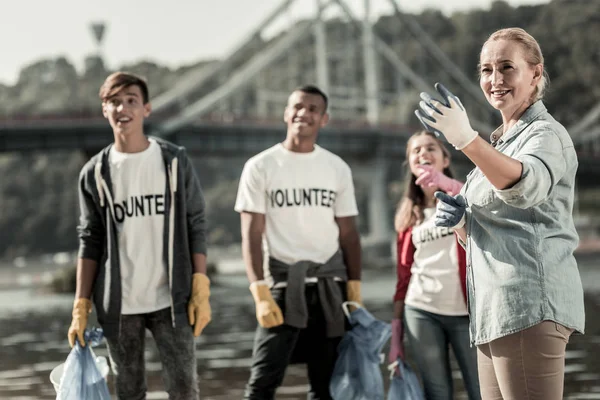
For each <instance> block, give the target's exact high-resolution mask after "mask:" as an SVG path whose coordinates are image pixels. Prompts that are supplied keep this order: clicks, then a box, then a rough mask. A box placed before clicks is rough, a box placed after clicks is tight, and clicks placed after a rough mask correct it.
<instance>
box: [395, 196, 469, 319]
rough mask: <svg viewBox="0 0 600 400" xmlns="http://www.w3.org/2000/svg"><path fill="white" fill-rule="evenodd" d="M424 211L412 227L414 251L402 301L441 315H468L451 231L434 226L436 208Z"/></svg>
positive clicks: (455, 246) (454, 241)
mask: <svg viewBox="0 0 600 400" xmlns="http://www.w3.org/2000/svg"><path fill="white" fill-rule="evenodd" d="M423 213H424V214H425V215H424V217H425V218H424V220H423V223H421V224H420V225H416V226H414V227H413V229H412V242H413V245H414V247H415V253H414V260H413V265H412V267H411V278H410V283H409V285H408V291H407V293H406V298H405V299H404V303H405V304H408V305H409V306H412V307H415V308H418V309H421V310H424V311H428V312H431V313H435V314H440V315H448V316H459V315H467V314H468V313H467V306H466V304H465V298H464V294H463V290H462V286H461V282H460V275H459V269H458V253H457V251H458V249H457V246H458V244H457V243H456V237H455V236H454V230H452V229H449V228H442V227H437V226H435V208H426V209H424V210H423Z"/></svg>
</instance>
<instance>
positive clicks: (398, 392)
mask: <svg viewBox="0 0 600 400" xmlns="http://www.w3.org/2000/svg"><path fill="white" fill-rule="evenodd" d="M396 367H397V368H398V373H397V374H394V370H395V369H396ZM388 368H389V369H390V371H392V379H391V382H390V391H389V393H388V398H387V400H425V395H424V394H423V389H422V388H421V384H420V383H419V378H417V375H416V374H415V373H414V372H413V370H412V369H410V367H409V366H408V365H407V364H406V363H405V362H404V361H402V360H401V359H398V361H396V362H395V363H393V364H391V365H390V366H389V367H388Z"/></svg>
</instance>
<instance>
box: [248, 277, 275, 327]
mask: <svg viewBox="0 0 600 400" xmlns="http://www.w3.org/2000/svg"><path fill="white" fill-rule="evenodd" d="M250 292H251V293H252V297H253V298H254V303H255V305H256V320H257V321H258V323H259V324H260V326H262V327H263V328H274V327H276V326H279V325H282V324H283V314H282V313H281V308H279V306H278V305H277V303H275V300H274V299H273V296H271V291H270V290H269V287H268V286H267V285H264V284H261V283H258V282H252V284H251V285H250Z"/></svg>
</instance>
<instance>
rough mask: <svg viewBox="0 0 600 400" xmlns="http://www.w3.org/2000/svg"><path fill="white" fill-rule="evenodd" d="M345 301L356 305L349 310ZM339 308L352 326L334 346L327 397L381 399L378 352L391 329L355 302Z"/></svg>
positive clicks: (381, 389)
mask: <svg viewBox="0 0 600 400" xmlns="http://www.w3.org/2000/svg"><path fill="white" fill-rule="evenodd" d="M349 304H352V305H354V306H357V307H358V308H357V309H356V310H354V311H352V312H351V313H350V312H349V311H348V305H349ZM342 307H343V308H344V312H345V313H346V316H347V317H348V320H349V322H350V325H352V329H350V330H349V331H348V332H346V333H345V335H344V337H343V338H342V340H341V342H340V345H339V347H338V353H339V355H338V359H337V361H336V364H335V367H334V370H333V375H332V377H331V382H330V383H329V391H330V392H331V396H332V397H333V398H334V400H384V387H383V377H382V376H381V370H380V367H379V365H380V357H379V354H380V353H381V349H382V347H383V345H384V344H385V343H386V342H387V341H388V339H389V338H390V336H391V334H392V328H391V326H390V324H388V323H386V322H383V321H380V320H378V319H376V318H375V317H373V315H372V314H371V313H369V312H368V311H367V310H366V309H365V308H363V307H362V306H360V304H358V303H353V302H346V303H344V304H343V306H342Z"/></svg>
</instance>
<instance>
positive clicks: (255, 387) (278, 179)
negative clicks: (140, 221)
mask: <svg viewBox="0 0 600 400" xmlns="http://www.w3.org/2000/svg"><path fill="white" fill-rule="evenodd" d="M283 119H284V121H285V122H286V124H287V137H286V139H285V140H284V141H283V143H280V144H277V145H275V146H273V147H271V148H270V149H267V150H265V151H263V152H262V153H260V154H258V155H256V156H254V157H252V158H251V159H250V160H248V162H247V163H246V165H245V166H244V170H243V172H242V176H241V179H240V184H239V189H238V195H237V201H236V205H235V210H236V211H238V212H239V213H240V214H241V226H242V250H243V256H244V261H245V264H246V270H247V274H248V278H249V280H250V282H251V284H250V291H251V292H252V296H253V298H254V301H255V304H256V318H257V320H258V323H259V326H258V327H257V331H256V338H255V342H254V351H253V362H252V368H251V376H250V380H249V382H248V385H247V388H246V394H245V399H252V400H259V399H260V400H263V399H273V398H274V396H275V391H276V389H277V388H278V387H279V386H280V385H281V382H282V380H283V377H284V374H285V370H286V368H287V366H288V364H289V363H290V362H295V361H303V362H305V363H306V364H307V370H308V378H309V382H310V393H309V396H310V397H309V398H311V399H314V400H317V399H319V400H326V399H331V395H330V393H329V381H330V380H331V375H332V372H333V367H334V365H335V361H336V359H337V346H338V344H339V342H340V339H341V337H342V335H343V334H344V331H345V318H344V314H343V310H342V307H341V304H342V302H343V301H344V300H346V299H348V300H352V301H357V302H361V296H360V274H361V249H360V238H359V235H358V232H357V229H356V225H355V221H354V217H355V216H356V215H357V214H358V211H357V207H356V199H355V196H354V185H353V182H352V173H351V171H350V168H349V167H348V165H347V164H346V163H345V162H344V161H343V160H342V159H341V158H340V157H338V156H336V155H335V154H333V153H331V152H329V151H327V150H325V149H323V148H322V147H320V146H318V145H317V144H316V143H315V142H316V140H317V135H318V132H319V129H320V128H321V127H323V126H325V125H326V124H327V122H328V119H329V115H328V113H327V96H326V95H325V94H324V93H323V92H322V91H321V90H319V89H318V88H317V87H315V86H303V87H300V88H298V89H296V90H294V91H293V92H292V94H291V95H290V97H289V99H288V104H287V107H286V108H285V112H284V118H283ZM263 237H264V239H265V242H266V245H267V248H268V250H267V252H266V254H265V255H266V256H267V257H266V258H267V262H266V263H265V267H266V268H265V270H264V271H263V259H264V258H265V257H264V256H263V247H262V243H263Z"/></svg>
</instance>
